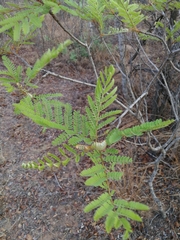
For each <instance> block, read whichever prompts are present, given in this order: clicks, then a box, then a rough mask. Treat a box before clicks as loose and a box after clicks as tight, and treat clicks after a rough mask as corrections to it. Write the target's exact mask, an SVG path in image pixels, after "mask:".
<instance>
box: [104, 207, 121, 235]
mask: <svg viewBox="0 0 180 240" xmlns="http://www.w3.org/2000/svg"><path fill="white" fill-rule="evenodd" d="M117 220H118V214H117V213H116V212H114V211H110V212H109V213H108V215H107V217H106V221H105V228H106V231H107V233H110V232H111V230H112V228H113V227H114V226H115V225H116V222H117Z"/></svg>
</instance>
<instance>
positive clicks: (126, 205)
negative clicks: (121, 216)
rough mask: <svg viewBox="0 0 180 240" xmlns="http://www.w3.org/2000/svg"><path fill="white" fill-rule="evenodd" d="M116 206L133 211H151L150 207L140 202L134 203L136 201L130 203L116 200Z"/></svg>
mask: <svg viewBox="0 0 180 240" xmlns="http://www.w3.org/2000/svg"><path fill="white" fill-rule="evenodd" d="M114 204H115V205H116V206H118V207H123V208H129V209H133V210H141V211H147V210H149V207H148V206H147V205H145V204H142V203H139V202H134V201H130V202H128V201H126V200H124V199H116V200H115V201H114Z"/></svg>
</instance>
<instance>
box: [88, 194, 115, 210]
mask: <svg viewBox="0 0 180 240" xmlns="http://www.w3.org/2000/svg"><path fill="white" fill-rule="evenodd" d="M110 199H111V196H110V195H109V194H108V193H103V194H101V195H100V196H99V197H98V199H96V200H94V201H92V202H91V203H89V204H88V205H87V206H86V207H85V208H84V212H86V213H87V212H90V211H92V210H93V209H95V208H97V207H99V206H102V205H103V204H104V203H105V202H108V201H109V200H110Z"/></svg>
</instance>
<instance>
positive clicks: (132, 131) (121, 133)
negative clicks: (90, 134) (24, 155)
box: [106, 119, 174, 145]
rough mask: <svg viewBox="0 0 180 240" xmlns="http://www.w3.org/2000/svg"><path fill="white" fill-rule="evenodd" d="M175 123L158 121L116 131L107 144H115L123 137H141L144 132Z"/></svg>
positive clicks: (108, 137)
mask: <svg viewBox="0 0 180 240" xmlns="http://www.w3.org/2000/svg"><path fill="white" fill-rule="evenodd" d="M173 122H174V120H167V121H162V120H161V119H158V120H156V121H153V122H147V123H143V124H141V125H138V126H135V127H132V128H126V129H125V130H119V129H114V130H112V131H111V132H110V133H109V134H108V136H107V139H106V140H107V144H108V145H110V144H113V143H115V142H117V141H119V140H121V138H122V137H132V136H140V135H142V134H143V133H144V132H148V131H152V130H156V129H160V128H163V127H166V126H168V125H170V124H171V123H173Z"/></svg>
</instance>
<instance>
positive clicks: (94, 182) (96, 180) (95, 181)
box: [85, 172, 107, 187]
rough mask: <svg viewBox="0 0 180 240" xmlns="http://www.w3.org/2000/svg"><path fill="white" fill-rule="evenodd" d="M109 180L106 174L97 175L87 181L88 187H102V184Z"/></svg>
mask: <svg viewBox="0 0 180 240" xmlns="http://www.w3.org/2000/svg"><path fill="white" fill-rule="evenodd" d="M106 180H107V177H106V174H105V173H104V172H102V173H98V174H95V175H94V176H92V177H90V178H88V179H87V180H86V181H85V185H86V186H94V187H98V186H102V184H105V181H106Z"/></svg>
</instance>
